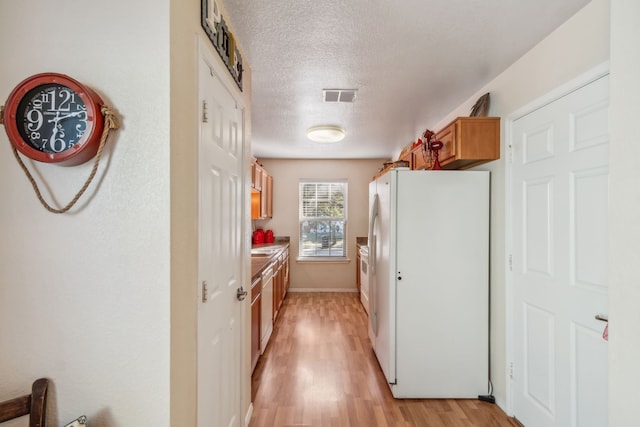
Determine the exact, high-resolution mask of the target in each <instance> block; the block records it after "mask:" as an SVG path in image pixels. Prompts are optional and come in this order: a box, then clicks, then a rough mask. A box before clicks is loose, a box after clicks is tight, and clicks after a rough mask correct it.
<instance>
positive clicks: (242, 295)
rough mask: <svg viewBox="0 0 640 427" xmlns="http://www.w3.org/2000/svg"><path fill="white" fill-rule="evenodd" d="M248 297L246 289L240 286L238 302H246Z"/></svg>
mask: <svg viewBox="0 0 640 427" xmlns="http://www.w3.org/2000/svg"><path fill="white" fill-rule="evenodd" d="M246 297H247V291H245V290H244V288H243V287H242V286H240V287H239V288H238V292H236V298H238V301H244V299H245V298H246Z"/></svg>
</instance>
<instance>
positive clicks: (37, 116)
mask: <svg viewBox="0 0 640 427" xmlns="http://www.w3.org/2000/svg"><path fill="white" fill-rule="evenodd" d="M27 120H28V121H29V124H27V129H29V130H30V131H37V130H40V128H41V127H42V121H43V116H42V111H40V110H36V109H35V108H33V109H31V110H29V111H28V112H27Z"/></svg>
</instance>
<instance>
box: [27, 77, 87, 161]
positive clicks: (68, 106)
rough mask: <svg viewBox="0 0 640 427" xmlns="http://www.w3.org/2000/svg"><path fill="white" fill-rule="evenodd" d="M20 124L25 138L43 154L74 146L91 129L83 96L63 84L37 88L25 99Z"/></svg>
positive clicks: (61, 150)
mask: <svg viewBox="0 0 640 427" xmlns="http://www.w3.org/2000/svg"><path fill="white" fill-rule="evenodd" d="M16 125H17V128H18V132H19V133H20V135H21V136H22V139H23V140H24V141H25V142H26V143H27V144H29V145H30V146H31V147H32V148H33V149H35V150H39V151H41V152H43V153H62V152H63V151H66V150H69V149H70V148H72V147H73V146H74V145H75V144H76V143H78V141H80V140H81V139H82V136H83V135H84V134H85V132H86V130H87V106H86V105H85V103H84V101H83V99H82V98H81V96H80V95H79V94H78V93H76V92H75V91H74V90H72V89H71V88H69V87H67V86H64V85H62V84H59V83H47V84H42V85H39V86H36V87H34V88H33V89H31V90H30V91H28V92H27V93H26V94H25V95H24V97H23V98H22V99H21V101H20V103H19V104H18V107H17V110H16Z"/></svg>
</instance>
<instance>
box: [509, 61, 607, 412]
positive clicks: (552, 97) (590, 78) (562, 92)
mask: <svg viewBox="0 0 640 427" xmlns="http://www.w3.org/2000/svg"><path fill="white" fill-rule="evenodd" d="M609 70H610V65H609V61H605V62H603V63H601V64H599V65H597V66H595V67H594V68H592V69H590V70H588V71H586V72H585V73H583V74H580V75H579V76H577V77H576V78H574V79H572V80H570V81H569V82H567V83H565V84H562V85H560V86H558V87H557V88H555V89H553V90H551V91H550V92H548V93H546V94H545V95H542V96H541V97H539V98H537V99H535V100H534V101H532V102H530V103H528V104H526V105H525V106H523V107H521V108H519V109H517V110H515V111H514V112H512V113H510V114H509V115H507V118H506V120H505V128H504V132H505V134H504V135H505V137H504V140H505V142H506V147H505V153H506V165H505V197H504V201H505V254H504V256H505V263H504V265H505V304H506V307H505V320H506V324H505V350H506V359H505V360H506V361H507V363H506V366H505V379H506V381H505V382H506V399H507V401H506V408H503V409H505V412H506V413H507V414H508V415H510V416H514V415H516V414H514V413H513V400H514V390H513V379H512V377H513V375H512V374H513V360H514V348H513V342H514V333H515V331H514V329H513V323H514V321H515V319H514V301H513V299H514V291H513V286H514V284H513V273H512V270H511V263H512V261H511V258H512V254H513V200H512V197H511V194H512V185H513V141H512V140H511V132H512V130H513V123H514V122H515V121H516V120H518V119H520V118H522V117H524V116H526V115H527V114H530V113H533V112H534V111H536V110H538V109H540V108H542V107H544V106H546V105H548V104H550V103H552V102H554V101H557V100H558V99H560V98H562V97H564V96H566V95H568V94H570V93H572V92H575V91H576V90H578V89H580V88H582V87H584V86H587V85H588V84H590V83H592V82H594V81H596V80H598V79H600V78H602V77H604V76H606V75H608V74H609V72H610V71H609Z"/></svg>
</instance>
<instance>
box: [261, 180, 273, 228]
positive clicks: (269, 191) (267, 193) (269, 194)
mask: <svg viewBox="0 0 640 427" xmlns="http://www.w3.org/2000/svg"><path fill="white" fill-rule="evenodd" d="M263 197H264V198H265V199H266V206H267V207H266V218H273V177H272V176H271V175H267V187H266V189H263Z"/></svg>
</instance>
